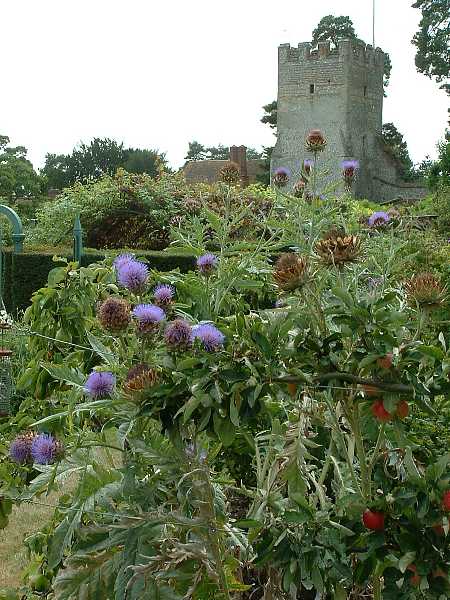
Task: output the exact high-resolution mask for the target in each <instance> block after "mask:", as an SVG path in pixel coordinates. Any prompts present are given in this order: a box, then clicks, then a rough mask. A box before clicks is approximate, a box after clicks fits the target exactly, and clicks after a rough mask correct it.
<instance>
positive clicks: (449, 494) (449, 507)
mask: <svg viewBox="0 0 450 600" xmlns="http://www.w3.org/2000/svg"><path fill="white" fill-rule="evenodd" d="M442 508H443V509H444V510H446V511H450V490H447V491H446V492H445V494H444V497H443V498H442Z"/></svg>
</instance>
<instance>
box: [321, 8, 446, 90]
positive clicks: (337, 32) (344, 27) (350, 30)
mask: <svg viewBox="0 0 450 600" xmlns="http://www.w3.org/2000/svg"><path fill="white" fill-rule="evenodd" d="M447 1H448V0H447ZM343 39H347V40H356V39H357V35H356V32H355V28H354V26H353V21H352V20H351V19H350V17H334V16H333V15H327V16H326V17H323V18H322V19H321V20H320V21H319V24H318V25H317V27H316V28H315V29H314V31H313V38H312V44H313V46H316V45H317V44H318V42H327V41H329V42H331V43H332V44H333V45H334V46H337V45H338V43H339V40H343ZM391 70H392V62H391V58H390V56H389V54H387V53H386V56H385V64H384V87H385V89H386V88H387V86H388V85H389V79H390V76H391Z"/></svg>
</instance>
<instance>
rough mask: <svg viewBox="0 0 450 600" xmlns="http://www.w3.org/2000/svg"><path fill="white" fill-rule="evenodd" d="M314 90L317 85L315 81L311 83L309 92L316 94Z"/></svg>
mask: <svg viewBox="0 0 450 600" xmlns="http://www.w3.org/2000/svg"><path fill="white" fill-rule="evenodd" d="M314 91H315V86H314V84H313V83H311V84H310V86H309V93H310V94H314Z"/></svg>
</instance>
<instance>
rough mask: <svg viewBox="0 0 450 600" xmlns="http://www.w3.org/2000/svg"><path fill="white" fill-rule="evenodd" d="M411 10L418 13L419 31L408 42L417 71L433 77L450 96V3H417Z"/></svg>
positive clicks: (440, 0) (431, 0)
mask: <svg viewBox="0 0 450 600" xmlns="http://www.w3.org/2000/svg"><path fill="white" fill-rule="evenodd" d="M413 7H414V8H418V9H420V10H421V11H422V18H421V20H420V24H419V31H418V32H417V33H416V34H415V36H414V37H413V40H412V43H413V44H414V45H415V46H416V48H417V53H416V67H417V70H418V71H419V72H420V73H424V74H425V75H427V76H428V77H430V78H432V77H435V78H436V81H438V83H442V86H441V87H442V88H443V89H445V90H446V91H447V93H448V94H450V45H449V40H450V0H417V1H416V2H415V3H414V4H413Z"/></svg>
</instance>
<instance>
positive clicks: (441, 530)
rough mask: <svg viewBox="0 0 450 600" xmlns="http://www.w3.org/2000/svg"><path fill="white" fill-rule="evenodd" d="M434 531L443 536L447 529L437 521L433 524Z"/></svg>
mask: <svg viewBox="0 0 450 600" xmlns="http://www.w3.org/2000/svg"><path fill="white" fill-rule="evenodd" d="M433 531H434V533H435V534H436V535H439V536H442V535H444V534H445V530H444V528H443V527H442V525H441V524H440V523H435V524H434V525H433Z"/></svg>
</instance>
